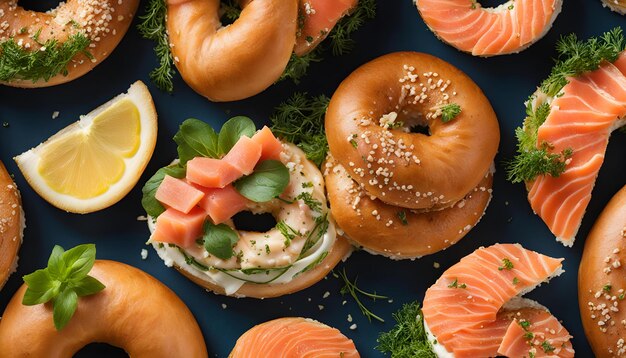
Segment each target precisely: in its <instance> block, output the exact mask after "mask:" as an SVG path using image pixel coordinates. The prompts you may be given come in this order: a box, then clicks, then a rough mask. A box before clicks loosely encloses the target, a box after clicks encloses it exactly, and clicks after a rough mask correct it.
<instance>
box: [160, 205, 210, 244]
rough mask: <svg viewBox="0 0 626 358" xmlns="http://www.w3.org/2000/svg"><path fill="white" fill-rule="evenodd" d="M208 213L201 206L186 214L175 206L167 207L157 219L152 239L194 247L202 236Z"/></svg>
mask: <svg viewBox="0 0 626 358" xmlns="http://www.w3.org/2000/svg"><path fill="white" fill-rule="evenodd" d="M205 220H206V213H205V212H204V210H202V209H201V208H199V207H195V208H193V209H192V210H191V211H189V213H187V214H185V213H182V212H180V211H178V210H176V209H173V208H167V210H165V211H164V212H163V213H162V214H161V215H159V217H158V218H157V221H156V227H155V230H154V233H152V236H151V237H150V240H152V241H157V242H162V243H166V244H174V245H177V246H180V247H183V248H188V247H193V246H194V245H195V242H196V240H197V239H198V238H199V237H201V236H202V230H203V226H204V221H205Z"/></svg>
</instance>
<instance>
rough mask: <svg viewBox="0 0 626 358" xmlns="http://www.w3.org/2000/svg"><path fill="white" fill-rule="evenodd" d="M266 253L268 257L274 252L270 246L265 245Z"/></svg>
mask: <svg viewBox="0 0 626 358" xmlns="http://www.w3.org/2000/svg"><path fill="white" fill-rule="evenodd" d="M265 253H266V254H268V255H269V254H271V253H272V250H270V245H268V244H265Z"/></svg>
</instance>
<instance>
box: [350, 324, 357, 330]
mask: <svg viewBox="0 0 626 358" xmlns="http://www.w3.org/2000/svg"><path fill="white" fill-rule="evenodd" d="M350 329H351V330H353V331H354V330H355V329H356V323H353V324H352V325H351V326H350Z"/></svg>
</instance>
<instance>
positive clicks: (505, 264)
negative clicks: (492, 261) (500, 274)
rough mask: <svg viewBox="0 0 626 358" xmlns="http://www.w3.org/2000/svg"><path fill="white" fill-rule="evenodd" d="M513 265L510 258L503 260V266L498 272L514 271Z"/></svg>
mask: <svg viewBox="0 0 626 358" xmlns="http://www.w3.org/2000/svg"><path fill="white" fill-rule="evenodd" d="M513 267H514V266H513V263H512V262H511V260H509V259H508V258H506V257H505V258H503V259H502V266H500V267H498V271H502V270H512V269H513Z"/></svg>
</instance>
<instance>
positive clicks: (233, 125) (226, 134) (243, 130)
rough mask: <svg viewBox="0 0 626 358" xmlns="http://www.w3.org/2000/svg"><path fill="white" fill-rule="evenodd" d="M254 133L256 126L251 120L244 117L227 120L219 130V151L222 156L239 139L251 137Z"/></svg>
mask: <svg viewBox="0 0 626 358" xmlns="http://www.w3.org/2000/svg"><path fill="white" fill-rule="evenodd" d="M255 132H256V125H255V124H254V122H253V121H252V119H250V118H248V117H244V116H238V117H233V118H231V119H229V120H228V121H227V122H226V123H224V125H223V126H222V129H221V130H220V135H219V139H218V142H219V149H220V152H221V153H222V154H226V153H228V152H229V151H230V149H231V148H232V147H233V146H234V145H235V143H237V141H238V140H239V138H241V137H243V136H246V137H252V136H253V135H254V133H255Z"/></svg>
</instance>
